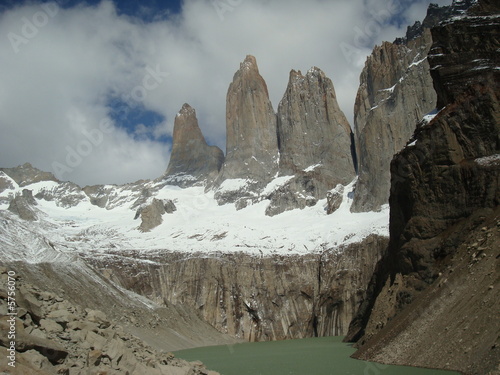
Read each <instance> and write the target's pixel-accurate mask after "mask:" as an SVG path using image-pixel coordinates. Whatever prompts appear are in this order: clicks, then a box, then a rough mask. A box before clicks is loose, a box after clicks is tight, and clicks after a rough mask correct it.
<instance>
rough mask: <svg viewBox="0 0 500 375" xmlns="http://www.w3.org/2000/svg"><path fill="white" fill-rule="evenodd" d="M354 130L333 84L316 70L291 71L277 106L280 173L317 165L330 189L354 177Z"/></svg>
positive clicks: (295, 171)
mask: <svg viewBox="0 0 500 375" xmlns="http://www.w3.org/2000/svg"><path fill="white" fill-rule="evenodd" d="M351 134H352V131H351V128H350V126H349V123H348V121H347V119H346V117H345V116H344V113H343V112H342V111H341V110H340V108H339V105H338V103H337V99H336V95H335V90H334V88H333V83H332V81H331V80H330V79H329V78H328V77H326V75H325V73H324V72H323V71H322V70H321V69H319V68H317V67H313V68H311V69H310V70H309V71H308V72H307V74H306V75H305V76H304V75H302V73H301V72H300V71H295V70H292V71H291V72H290V79H289V82H288V87H287V89H286V92H285V95H284V96H283V99H282V100H281V102H280V104H279V106H278V141H279V150H280V163H279V168H280V174H281V175H290V174H295V173H298V172H301V171H304V170H305V169H307V168H310V167H312V166H317V167H316V168H317V169H318V171H321V174H322V175H323V176H322V177H323V179H324V180H325V182H327V184H328V185H330V186H329V188H330V189H331V188H333V187H335V185H336V184H337V183H342V184H347V183H349V182H351V181H352V179H353V178H354V176H355V169H354V163H353V158H352V154H351Z"/></svg>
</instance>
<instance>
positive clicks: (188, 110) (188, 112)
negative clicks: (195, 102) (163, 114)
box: [176, 103, 196, 117]
mask: <svg viewBox="0 0 500 375" xmlns="http://www.w3.org/2000/svg"><path fill="white" fill-rule="evenodd" d="M192 115H194V116H196V111H195V110H194V108H193V107H191V106H190V105H189V104H187V103H184V104H183V106H182V108H181V110H180V111H179V113H177V116H192ZM177 116H176V117H177Z"/></svg>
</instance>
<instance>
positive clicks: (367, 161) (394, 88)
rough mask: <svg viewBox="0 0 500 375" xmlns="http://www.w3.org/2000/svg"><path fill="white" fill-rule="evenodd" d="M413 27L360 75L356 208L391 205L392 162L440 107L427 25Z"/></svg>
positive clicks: (378, 50) (375, 56)
mask: <svg viewBox="0 0 500 375" xmlns="http://www.w3.org/2000/svg"><path fill="white" fill-rule="evenodd" d="M417 29H418V30H417V31H418V33H417V35H415V33H416V32H415V31H414V30H413V29H412V30H411V32H410V31H409V37H410V38H412V37H413V38H412V39H409V38H408V37H407V38H405V39H402V40H398V41H397V42H395V43H389V42H385V43H383V44H382V45H381V46H377V47H375V49H374V50H373V52H372V54H371V56H369V57H368V60H367V61H366V64H365V67H364V69H363V72H362V73H361V77H360V87H359V90H358V94H357V96H356V102H355V106H354V113H355V118H354V129H355V138H356V148H357V157H358V174H359V177H358V182H357V185H356V192H355V196H354V203H353V206H352V210H353V212H362V211H372V210H378V209H380V206H382V205H384V204H387V203H388V200H389V190H390V172H389V169H390V168H389V166H390V162H391V160H392V157H393V156H394V154H395V153H397V152H398V151H400V150H401V149H402V148H403V147H404V145H405V144H406V142H407V141H408V139H410V137H411V135H412V134H413V132H414V130H415V124H416V123H417V122H418V121H419V120H420V119H422V117H423V116H424V115H425V114H426V113H428V112H430V111H432V110H433V109H434V108H436V94H435V91H434V89H433V88H432V79H431V76H430V73H429V63H428V61H427V53H428V51H429V48H430V47H431V44H432V38H431V33H430V30H429V29H428V28H422V27H419V28H417Z"/></svg>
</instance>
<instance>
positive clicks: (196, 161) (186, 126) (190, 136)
mask: <svg viewBox="0 0 500 375" xmlns="http://www.w3.org/2000/svg"><path fill="white" fill-rule="evenodd" d="M223 161H224V154H223V152H222V150H221V149H220V148H218V147H217V146H209V145H207V142H206V141H205V137H204V136H203V134H202V132H201V130H200V127H199V126H198V119H197V118H196V112H195V110H194V109H193V108H192V107H191V106H190V105H189V104H184V105H183V106H182V108H181V110H180V111H179V113H178V114H177V116H176V117H175V122H174V133H173V140H172V153H171V154H170V161H169V163H168V167H167V171H166V172H165V182H166V183H168V184H171V185H179V186H182V187H187V186H192V185H194V184H200V183H201V184H206V183H210V182H212V181H213V180H214V179H215V178H216V177H217V175H218V173H219V170H220V168H221V165H222V162H223Z"/></svg>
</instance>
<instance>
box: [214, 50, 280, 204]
mask: <svg viewBox="0 0 500 375" xmlns="http://www.w3.org/2000/svg"><path fill="white" fill-rule="evenodd" d="M226 103H227V104H226V129H227V134H226V159H225V160H224V164H223V166H222V169H221V172H220V175H219V177H218V178H217V180H216V186H220V185H221V184H222V183H223V182H224V181H226V180H229V179H244V180H247V181H248V183H249V184H250V185H252V186H255V187H263V186H265V185H266V184H267V182H269V181H271V179H272V178H273V177H275V176H276V173H277V172H278V140H277V133H276V114H275V113H274V110H273V107H272V104H271V101H270V100H269V93H268V91H267V85H266V82H265V81H264V79H263V78H262V76H261V75H260V74H259V68H258V66H257V61H256V59H255V57H253V56H250V55H249V56H247V57H246V58H245V60H244V61H243V62H242V63H241V64H240V69H239V70H238V71H237V72H236V73H235V74H234V77H233V82H232V83H231V84H230V86H229V89H228V92H227V102H226ZM248 190H253V188H250V189H248ZM217 197H218V198H219V199H220V201H221V203H227V200H228V196H227V195H218V196H217Z"/></svg>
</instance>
